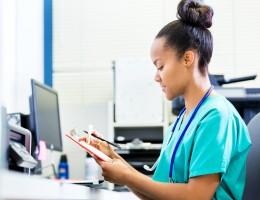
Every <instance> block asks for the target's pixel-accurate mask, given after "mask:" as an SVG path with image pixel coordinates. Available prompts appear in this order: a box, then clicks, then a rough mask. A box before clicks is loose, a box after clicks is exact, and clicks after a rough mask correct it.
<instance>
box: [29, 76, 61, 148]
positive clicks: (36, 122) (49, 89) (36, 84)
mask: <svg viewBox="0 0 260 200" xmlns="http://www.w3.org/2000/svg"><path fill="white" fill-rule="evenodd" d="M31 86H32V106H33V116H34V124H35V135H36V138H37V142H40V140H41V135H40V132H39V119H38V116H37V109H36V105H37V98H36V89H35V87H40V88H42V89H44V90H46V91H48V92H50V93H53V94H54V95H55V96H56V104H57V112H58V126H59V131H60V133H59V137H60V138H59V139H60V141H61V146H60V147H58V146H56V145H54V144H49V143H47V141H45V143H46V146H47V148H48V149H51V150H55V151H61V152H62V150H63V141H62V131H61V120H60V108H59V96H58V92H57V91H56V90H54V89H53V88H51V87H49V86H47V85H44V84H42V83H40V82H39V81H37V80H35V79H31ZM52 146H53V148H51V147H52Z"/></svg>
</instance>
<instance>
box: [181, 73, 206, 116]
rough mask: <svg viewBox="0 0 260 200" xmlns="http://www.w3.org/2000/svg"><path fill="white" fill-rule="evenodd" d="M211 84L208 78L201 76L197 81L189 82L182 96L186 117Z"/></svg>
mask: <svg viewBox="0 0 260 200" xmlns="http://www.w3.org/2000/svg"><path fill="white" fill-rule="evenodd" d="M210 86H211V83H210V81H209V78H208V76H201V77H200V78H199V79H197V81H194V80H193V81H191V82H190V84H189V85H188V87H187V88H186V89H185V92H184V94H183V97H184V101H185V107H186V115H187V114H189V113H190V112H191V111H192V110H193V109H194V108H195V107H196V106H197V105H198V104H199V102H200V100H201V99H202V98H203V96H204V95H205V94H206V92H207V91H208V89H209V88H210Z"/></svg>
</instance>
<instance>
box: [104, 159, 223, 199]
mask: <svg viewBox="0 0 260 200" xmlns="http://www.w3.org/2000/svg"><path fill="white" fill-rule="evenodd" d="M99 164H100V166H101V167H102V169H103V176H104V177H105V179H106V180H108V181H110V182H114V183H117V184H121V185H127V186H128V187H129V188H130V189H131V190H133V191H134V193H136V194H137V196H139V197H141V198H142V197H144V199H147V198H148V199H156V200H160V199H162V200H168V199H178V200H186V199H194V200H196V199H198V200H204V199H205V200H209V199H211V198H212V197H213V195H214V193H215V191H216V188H217V186H218V184H219V175H218V174H211V175H203V176H198V177H194V178H191V179H190V180H189V182H188V183H186V184H177V183H160V182H155V181H153V180H152V179H151V178H149V177H147V176H146V175H143V174H141V173H140V172H138V171H136V170H132V169H131V168H129V167H128V166H127V165H125V164H124V163H123V162H122V161H121V160H119V159H114V160H113V162H112V163H109V162H102V161H100V162H99Z"/></svg>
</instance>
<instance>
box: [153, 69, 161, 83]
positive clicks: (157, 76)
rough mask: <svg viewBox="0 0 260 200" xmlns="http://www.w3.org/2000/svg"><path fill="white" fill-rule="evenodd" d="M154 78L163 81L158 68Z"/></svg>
mask: <svg viewBox="0 0 260 200" xmlns="http://www.w3.org/2000/svg"><path fill="white" fill-rule="evenodd" d="M154 80H155V81H156V82H161V77H160V74H159V71H158V70H157V71H156V73H155V76H154Z"/></svg>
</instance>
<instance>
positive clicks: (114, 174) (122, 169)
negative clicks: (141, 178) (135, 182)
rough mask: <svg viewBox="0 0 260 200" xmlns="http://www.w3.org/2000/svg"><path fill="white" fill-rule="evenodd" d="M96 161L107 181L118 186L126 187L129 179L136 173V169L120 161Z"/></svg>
mask: <svg viewBox="0 0 260 200" xmlns="http://www.w3.org/2000/svg"><path fill="white" fill-rule="evenodd" d="M96 161H97V163H98V164H99V165H100V167H101V168H102V171H103V173H102V175H103V176H104V178H105V180H106V181H109V182H112V183H116V184H118V185H125V184H126V182H127V178H128V177H130V176H131V174H132V173H134V169H133V168H131V167H130V166H129V165H127V164H126V163H124V162H123V161H122V160H120V159H113V160H112V162H104V161H100V160H98V159H96Z"/></svg>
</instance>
